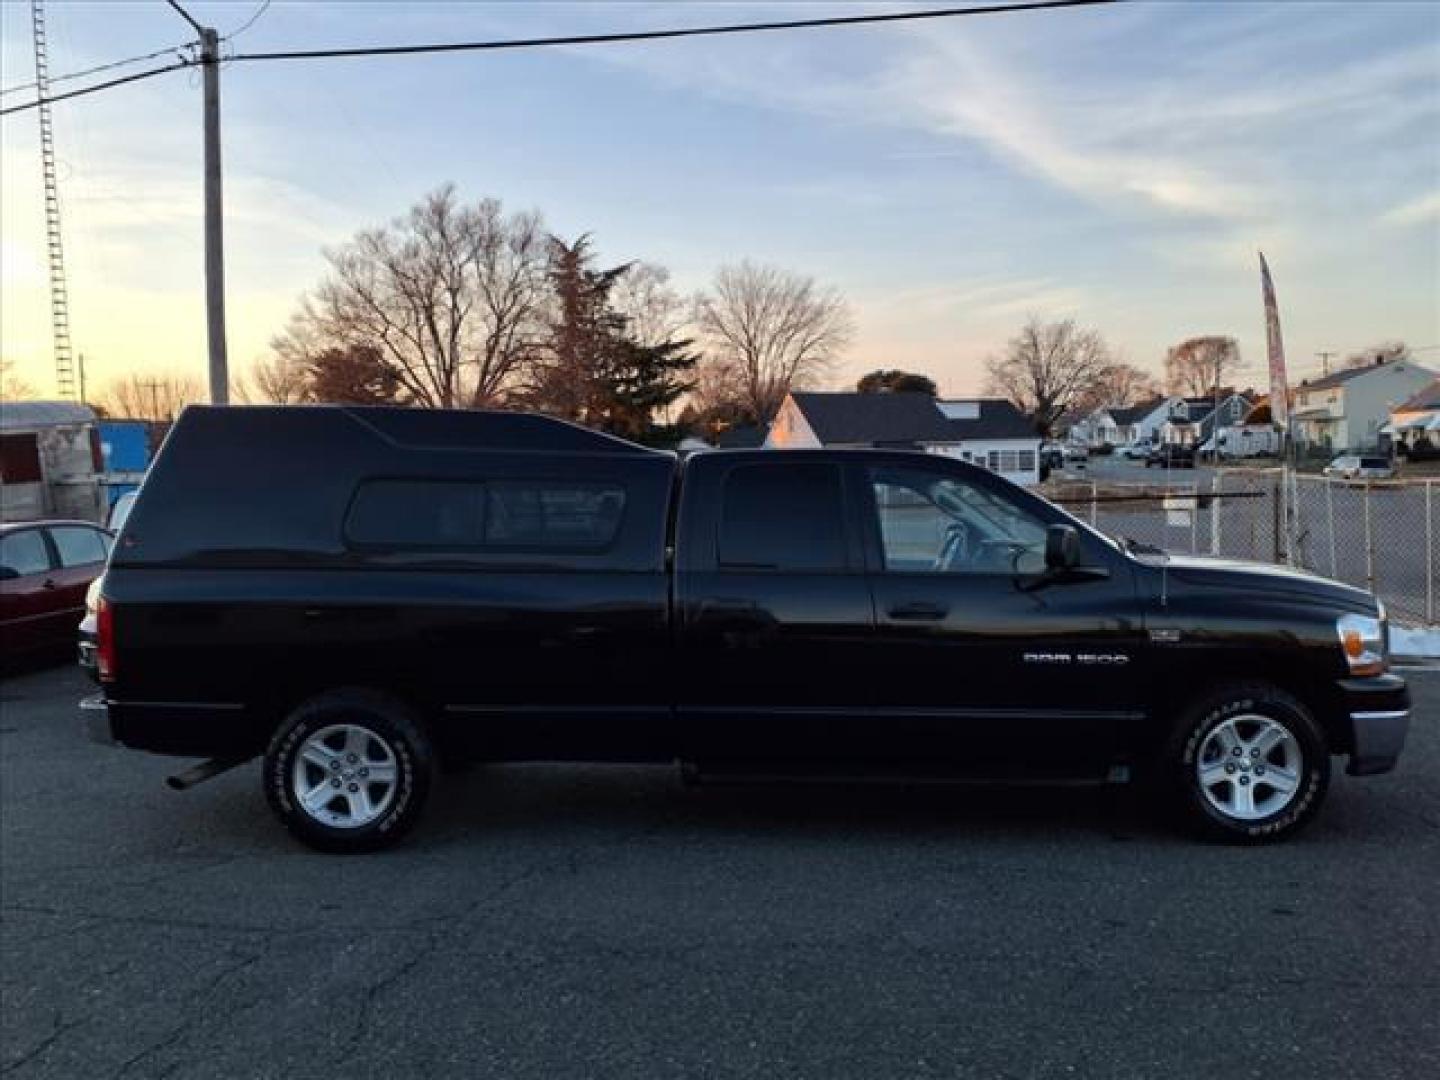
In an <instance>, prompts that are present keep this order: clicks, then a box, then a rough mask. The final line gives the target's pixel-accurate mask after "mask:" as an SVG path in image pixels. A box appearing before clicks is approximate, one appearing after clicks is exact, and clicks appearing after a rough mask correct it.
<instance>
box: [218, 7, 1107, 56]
mask: <svg viewBox="0 0 1440 1080" xmlns="http://www.w3.org/2000/svg"><path fill="white" fill-rule="evenodd" d="M1122 2H1124V0H1028V2H1018V3H1007V4H989V5H985V6H982V7H964V8H933V9H931V10H928V11H896V12H887V13H884V14H877V15H840V16H833V17H831V18H821V19H791V20H785V21H780V22H760V23H732V24H729V25H726V26H689V27H682V28H678V29H673V30H636V31H631V32H628V33H615V34H569V35H564V36H560V37H542V38H512V39H509V40H501V41H450V42H438V43H435V44H428V45H370V46H361V47H357V48H349V49H297V50H293V51H287V52H260V53H236V54H235V55H234V56H232V57H230V59H231V60H236V61H238V60H330V59H337V58H340V57H356V56H403V55H413V54H417V53H446V52H492V51H497V50H500V49H534V48H541V47H544V46H551V45H610V44H618V43H620V42H627V41H662V40H670V39H674V38H687V37H717V36H720V35H722V34H727V35H728V34H752V33H763V32H766V31H772V30H813V29H818V28H821V27H828V26H868V25H876V24H879V23H898V22H915V21H918V20H921V19H954V18H961V17H963V16H966V15H1002V14H1006V13H1009V12H1021V11H1043V10H1046V9H1053V8H1069V7H1091V6H1095V5H1099V4H1115V3H1122Z"/></svg>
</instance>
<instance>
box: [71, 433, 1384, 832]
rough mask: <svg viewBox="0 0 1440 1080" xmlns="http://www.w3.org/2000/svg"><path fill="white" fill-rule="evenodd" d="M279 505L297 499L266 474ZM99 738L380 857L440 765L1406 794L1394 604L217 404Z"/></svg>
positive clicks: (811, 491) (970, 483)
mask: <svg viewBox="0 0 1440 1080" xmlns="http://www.w3.org/2000/svg"><path fill="white" fill-rule="evenodd" d="M276 476H284V477H286V481H287V482H286V483H284V484H277V483H275V482H274V480H273V478H274V477H276ZM97 631H98V649H97V659H98V665H99V672H100V676H101V679H102V680H103V688H104V689H103V695H102V697H101V698H100V699H98V700H96V701H92V702H91V703H90V705H91V707H90V708H88V709H87V710H86V716H87V719H88V722H89V724H88V726H89V729H90V732H91V735H92V737H93V738H95V739H97V740H99V741H102V742H111V743H118V744H121V745H124V746H127V747H131V748H134V749H137V750H149V751H155V752H158V753H165V754H176V755H191V756H199V757H208V758H210V759H211V760H210V761H208V762H206V763H204V764H202V765H199V766H196V767H194V768H192V769H190V770H188V771H187V772H185V773H182V774H180V775H178V776H176V777H173V778H172V780H171V782H172V786H177V787H186V786H189V785H192V784H194V783H197V782H199V781H200V780H203V779H205V778H206V777H208V776H210V775H213V774H214V773H216V772H219V771H222V770H223V769H225V768H227V767H229V766H231V765H235V764H238V763H240V762H243V761H246V760H249V759H251V758H253V757H255V756H257V755H263V758H264V767H263V771H262V775H263V786H264V791H265V793H266V796H267V798H268V800H269V802H270V805H271V807H272V808H273V810H274V811H275V813H276V814H277V815H278V816H279V818H280V819H281V821H283V822H284V824H285V825H286V826H288V827H289V828H290V829H291V830H292V831H293V832H294V833H295V834H296V835H297V836H299V837H300V838H301V839H303V840H305V841H306V842H308V843H310V844H312V845H315V846H317V847H320V848H325V849H331V850H344V851H348V850H359V849H365V848H373V847H377V846H380V845H383V844H386V843H388V842H390V841H393V840H394V839H396V838H397V837H399V836H400V835H401V834H403V833H404V832H405V831H406V830H407V829H409V828H410V827H411V826H412V825H413V824H414V823H415V821H416V819H417V818H418V817H419V815H420V813H421V809H422V807H423V805H424V803H425V800H426V796H427V795H428V793H429V791H430V789H431V786H432V784H433V783H434V777H435V772H436V768H435V766H436V761H437V758H439V757H442V756H443V757H458V758H464V757H480V758H484V759H493V760H554V761H578V760H585V761H611V762H616V761H630V762H645V761H648V762H674V761H678V762H680V763H681V765H682V768H683V770H684V772H685V774H686V775H687V776H689V777H691V778H693V779H696V780H699V781H701V782H703V781H705V780H708V779H711V778H722V779H723V778H734V777H747V778H756V777H788V778H794V777H807V778H814V777H818V776H835V775H838V776H844V777H854V776H859V775H864V776H869V777H890V778H916V777H922V778H946V779H954V778H962V779H975V778H986V779H995V778H998V779H1002V780H1004V779H1025V780H1029V781H1034V780H1055V781H1075V780H1080V781H1087V782H1092V783H1097V784H1099V783H1123V782H1126V781H1129V780H1131V779H1135V778H1144V779H1146V780H1147V781H1149V782H1150V783H1151V784H1152V785H1153V786H1154V787H1155V789H1157V790H1158V791H1161V792H1163V793H1165V795H1166V796H1167V798H1168V799H1169V800H1170V801H1171V803H1172V805H1173V806H1174V807H1175V808H1176V809H1177V810H1178V811H1179V812H1180V814H1181V815H1182V816H1183V817H1184V818H1186V819H1187V820H1188V821H1189V822H1191V823H1192V824H1193V825H1195V826H1196V827H1197V828H1199V829H1201V830H1203V831H1205V832H1208V833H1210V834H1213V835H1218V836H1222V837H1229V838H1232V839H1236V840H1243V841H1260V840H1267V839H1272V838H1276V837H1282V836H1288V835H1290V834H1292V833H1293V832H1295V831H1296V830H1297V829H1299V828H1300V827H1301V826H1303V825H1304V824H1305V823H1306V822H1307V821H1308V820H1310V819H1311V817H1312V816H1313V815H1314V814H1315V813H1316V811H1317V810H1318V808H1319V806H1320V803H1321V801H1322V799H1323V798H1324V795H1325V791H1326V786H1327V784H1328V782H1329V778H1330V768H1331V755H1332V754H1341V755H1348V757H1349V769H1348V771H1349V772H1350V773H1351V774H1353V775H1367V774H1370V773H1379V772H1385V771H1387V770H1389V769H1391V768H1393V767H1394V765H1395V763H1396V760H1397V757H1398V755H1399V754H1400V752H1401V748H1402V745H1403V742H1404V738H1405V734H1406V730H1407V725H1408V720H1409V710H1410V699H1409V696H1408V690H1407V688H1406V685H1405V682H1404V680H1402V679H1401V678H1399V677H1398V676H1397V675H1395V674H1393V673H1392V672H1390V671H1389V670H1388V667H1389V661H1388V657H1387V645H1388V629H1387V624H1386V620H1385V613H1384V611H1383V610H1382V609H1381V607H1380V605H1379V603H1378V602H1377V601H1376V599H1375V597H1374V596H1372V595H1370V594H1369V593H1366V592H1364V591H1362V590H1359V589H1355V588H1351V587H1350V586H1347V585H1342V584H1339V583H1337V582H1333V581H1327V580H1325V579H1323V578H1320V577H1315V576H1312V575H1309V574H1305V573H1300V572H1297V571H1294V570H1289V569H1281V568H1275V567H1265V566H1259V565H1252V564H1245V563H1237V562H1229V561H1223V560H1211V559H1204V558H1179V557H1173V556H1172V557H1166V556H1165V555H1163V554H1158V553H1153V552H1139V551H1130V550H1126V549H1125V548H1122V547H1121V546H1119V545H1117V544H1116V543H1114V542H1113V541H1111V540H1108V539H1107V538H1105V537H1104V536H1102V535H1100V534H1099V533H1097V532H1095V531H1094V530H1092V529H1091V528H1089V527H1088V526H1086V525H1085V524H1084V523H1083V522H1080V521H1078V520H1077V519H1075V518H1074V517H1071V516H1070V515H1069V514H1067V513H1066V512H1064V511H1063V510H1061V509H1060V508H1059V507H1057V506H1055V505H1053V504H1052V503H1049V502H1047V501H1045V500H1044V499H1041V498H1039V497H1038V496H1035V495H1033V494H1031V493H1029V492H1027V491H1026V490H1024V489H1023V488H1021V487H1019V486H1017V485H1014V484H1012V483H1010V482H1008V481H1006V480H1004V479H1003V478H1001V477H999V476H997V475H995V474H994V473H991V472H989V471H988V470H986V469H983V468H979V467H976V466H973V465H970V464H968V463H965V462H962V461H956V460H953V459H949V458H943V457H940V456H937V455H930V454H924V453H918V452H907V451H900V450H878V449H874V450H787V451H785V452H784V453H776V452H774V451H767V450H735V451H715V452H712V453H703V454H692V455H690V456H689V457H688V458H686V459H685V460H684V461H683V462H681V461H679V460H677V458H676V457H675V456H674V455H671V454H667V453H661V452H657V451H651V450H647V449H643V448H641V447H638V446H634V445H632V444H629V443H626V442H623V441H620V440H618V439H613V438H610V437H608V436H605V435H600V434H597V433H594V432H590V431H585V430H583V429H580V428H576V427H573V426H571V425H569V424H565V423H563V422H561V421H557V420H552V419H548V418H542V417H536V416H528V415H523V414H515V413H508V414H506V413H485V412H445V411H432V410H408V409H385V408H379V409H360V408H342V407H314V408H303V409H299V408H281V407H266V408H260V407H251V408H238V409H229V408H224V407H192V408H189V409H187V410H186V411H185V412H184V414H183V415H182V416H181V417H180V420H179V422H178V423H177V424H176V426H175V427H174V429H173V430H172V432H171V434H170V437H169V441H168V443H167V444H166V447H165V449H164V450H163V451H162V452H161V454H160V456H159V460H158V461H157V462H156V463H155V465H154V466H153V468H152V470H151V473H150V475H149V477H148V478H147V480H146V482H145V487H144V488H143V490H142V492H141V494H140V498H139V500H138V501H137V503H136V505H135V509H134V512H133V513H132V515H131V517H130V520H129V521H128V522H127V523H126V527H125V531H124V534H123V538H122V542H121V544H119V545H118V546H117V547H116V549H115V552H114V553H113V555H112V557H111V562H110V566H109V569H108V571H107V572H106V575H105V579H104V584H103V586H102V588H101V595H100V597H99V599H98V605H97Z"/></svg>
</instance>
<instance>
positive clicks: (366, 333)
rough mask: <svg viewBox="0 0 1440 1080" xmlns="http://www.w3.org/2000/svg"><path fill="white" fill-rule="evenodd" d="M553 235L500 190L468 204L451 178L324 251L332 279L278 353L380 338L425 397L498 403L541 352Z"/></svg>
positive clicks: (420, 399)
mask: <svg viewBox="0 0 1440 1080" xmlns="http://www.w3.org/2000/svg"><path fill="white" fill-rule="evenodd" d="M545 240H546V238H545V233H544V230H543V228H542V226H541V222H540V219H539V217H538V216H536V215H534V214H511V215H506V214H505V213H504V212H503V211H502V208H501V205H500V203H499V202H498V201H496V200H494V199H484V200H481V201H480V202H478V203H476V204H475V205H473V206H466V205H463V204H461V203H460V202H459V201H458V200H457V198H456V195H455V189H454V187H453V185H446V186H445V187H442V188H440V189H439V190H438V191H436V192H434V193H432V194H430V195H428V196H426V197H425V198H424V199H422V200H421V201H420V202H419V203H418V204H417V205H416V206H414V207H413V208H412V209H411V210H410V212H409V213H408V214H407V215H406V216H405V217H403V218H399V219H396V220H395V221H393V222H391V223H390V224H389V225H387V226H383V227H381V228H378V229H372V230H368V231H365V232H362V233H360V234H358V235H357V236H356V237H355V239H354V240H352V241H351V242H350V243H348V244H346V245H345V246H344V247H341V248H338V249H336V250H333V251H328V252H326V259H327V260H328V261H329V263H330V268H331V274H330V276H329V278H327V280H326V281H325V282H324V283H322V284H321V286H320V287H319V288H318V289H317V290H316V291H315V293H314V295H313V297H312V298H311V299H310V300H309V301H307V302H306V303H304V304H302V306H301V308H300V311H299V312H298V313H297V315H296V318H295V320H294V321H292V325H291V327H290V328H289V330H287V332H286V335H283V336H282V340H281V341H277V343H276V350H277V352H280V353H283V352H285V351H290V352H292V353H299V354H303V355H304V356H305V357H306V358H307V359H309V358H313V356H314V355H315V354H316V352H317V349H319V348H347V347H351V346H367V345H374V346H375V347H377V348H379V349H380V350H381V353H382V355H383V357H384V361H385V363H386V364H388V365H389V366H390V367H392V368H393V369H394V371H395V376H396V378H397V379H398V380H399V382H400V384H401V386H402V387H403V388H404V391H405V394H406V396H407V397H409V398H410V399H411V400H413V401H414V402H415V403H416V404H418V405H425V406H431V407H435V408H453V407H459V406H467V405H485V404H492V403H495V402H497V401H499V400H501V399H502V398H503V397H504V394H505V392H506V390H507V389H508V388H509V387H510V385H511V384H512V382H513V381H514V379H515V377H516V376H517V374H518V373H519V371H520V369H521V368H522V367H523V366H524V365H525V363H526V362H527V361H528V359H529V358H530V355H531V353H532V351H533V349H534V345H535V335H536V333H537V332H538V328H539V325H540V315H541V308H542V306H543V301H544V298H545V291H546V280H545V270H546V251H545ZM285 339H288V340H285Z"/></svg>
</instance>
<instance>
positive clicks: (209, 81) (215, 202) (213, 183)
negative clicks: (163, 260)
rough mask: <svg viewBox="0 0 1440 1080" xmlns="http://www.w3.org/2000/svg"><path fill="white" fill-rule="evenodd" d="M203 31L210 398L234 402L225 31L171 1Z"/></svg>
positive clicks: (187, 20) (201, 47) (182, 15)
mask: <svg viewBox="0 0 1440 1080" xmlns="http://www.w3.org/2000/svg"><path fill="white" fill-rule="evenodd" d="M168 3H169V4H170V6H171V7H172V8H174V9H175V10H176V11H177V12H178V13H179V14H180V16H181V17H182V18H183V19H184V20H185V21H186V22H188V23H189V24H190V25H191V26H192V27H193V28H194V30H195V32H196V33H197V34H199V35H200V69H201V72H202V73H203V75H204V80H205V104H204V112H205V331H206V340H207V342H208V346H209V358H210V401H211V403H212V404H215V405H227V404H229V402H230V365H229V360H228V358H227V355H226V349H225V222H224V200H223V196H222V191H221V171H220V35H219V33H218V32H217V31H215V30H214V29H213V28H211V27H208V26H201V25H200V24H199V23H198V22H196V21H195V19H194V18H192V17H191V16H190V13H189V12H187V11H186V10H185V9H184V8H183V7H181V6H180V5H179V4H178V3H176V0H168Z"/></svg>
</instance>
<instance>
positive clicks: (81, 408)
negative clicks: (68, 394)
mask: <svg viewBox="0 0 1440 1080" xmlns="http://www.w3.org/2000/svg"><path fill="white" fill-rule="evenodd" d="M94 420H95V412H94V410H93V409H91V408H90V407H89V406H88V405H77V404H76V403H75V402H73V401H7V402H5V403H4V404H3V405H0V429H3V430H5V431H34V430H36V429H38V428H46V427H61V426H64V425H68V424H89V423H93V422H94Z"/></svg>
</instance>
